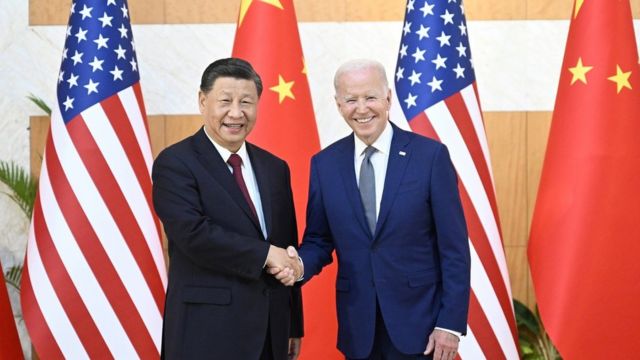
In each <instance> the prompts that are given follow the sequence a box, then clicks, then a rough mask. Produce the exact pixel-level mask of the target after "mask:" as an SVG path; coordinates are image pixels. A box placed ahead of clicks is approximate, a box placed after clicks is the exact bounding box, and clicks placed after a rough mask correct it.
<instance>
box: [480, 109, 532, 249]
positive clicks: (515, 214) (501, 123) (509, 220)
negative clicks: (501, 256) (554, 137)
mask: <svg viewBox="0 0 640 360" xmlns="http://www.w3.org/2000/svg"><path fill="white" fill-rule="evenodd" d="M484 116H485V127H486V131H487V140H488V143H489V151H490V152H491V163H492V167H493V176H494V181H495V187H496V197H497V202H498V211H499V213H500V220H501V225H502V236H503V242H504V245H505V246H515V245H520V246H522V245H526V234H527V217H526V216H527V207H526V204H527V188H526V175H527V157H526V155H527V154H526V139H527V133H526V131H527V126H526V114H525V113H522V112H519V113H511V112H486V113H485V114H484Z"/></svg>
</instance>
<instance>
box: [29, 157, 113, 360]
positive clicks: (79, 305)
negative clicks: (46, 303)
mask: <svg viewBox="0 0 640 360" xmlns="http://www.w3.org/2000/svg"><path fill="white" fill-rule="evenodd" d="M43 170H44V167H43ZM43 173H44V171H43ZM41 179H43V180H45V178H44V176H42V177H41ZM47 180H48V179H47ZM46 192H47V191H40V194H39V195H38V197H39V199H38V202H39V203H41V205H40V206H37V207H36V208H35V209H34V212H33V224H34V225H33V226H34V229H35V230H36V231H38V238H37V239H36V241H37V243H38V248H39V249H40V253H41V254H43V255H45V256H43V257H42V258H41V260H42V264H43V266H44V268H45V269H46V270H47V272H48V273H50V274H55V277H54V278H53V281H54V282H55V287H53V290H54V292H55V294H56V295H55V296H56V297H57V298H58V299H59V300H60V305H61V306H62V308H63V309H64V310H63V311H64V312H65V315H66V317H67V319H68V321H69V323H70V325H71V326H72V327H73V328H74V331H75V332H76V333H77V334H78V337H79V341H80V342H81V343H82V345H83V347H84V349H85V350H86V351H87V354H88V356H89V357H96V356H101V355H102V354H109V353H110V351H109V348H108V347H107V344H106V343H105V342H104V339H103V338H102V336H100V330H99V329H98V327H97V326H96V324H95V322H94V321H93V319H92V317H91V315H90V313H89V310H88V309H87V307H86V306H85V303H84V302H83V299H82V296H81V294H80V293H79V292H78V289H77V288H76V286H75V284H74V281H73V280H72V279H71V277H70V275H69V272H68V271H67V268H66V265H65V263H64V259H62V258H61V256H60V254H59V253H58V250H57V249H56V244H54V242H53V240H52V238H51V235H50V232H49V230H48V229H47V225H46V224H45V223H46V221H45V214H44V212H43V211H42V207H43V206H52V207H54V209H51V210H50V211H48V212H49V213H52V212H56V211H57V210H58V209H55V206H54V205H51V204H49V202H50V201H52V200H53V201H55V199H47V198H48V197H50V196H51V194H47V193H46ZM41 196H42V200H40V197H41ZM56 215H59V214H56ZM60 216H61V215H60ZM53 217H55V216H53ZM66 260H67V261H68V260H69V259H66ZM83 265H84V264H82V261H79V264H78V265H75V264H74V265H73V266H75V267H82V266H83ZM88 276H90V275H88ZM70 304H74V305H73V306H71V305H70ZM79 326H82V329H83V331H82V332H79V331H77V330H78V327H79Z"/></svg>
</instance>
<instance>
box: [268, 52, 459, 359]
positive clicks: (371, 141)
mask: <svg viewBox="0 0 640 360" xmlns="http://www.w3.org/2000/svg"><path fill="white" fill-rule="evenodd" d="M334 81H335V83H334V85H335V88H336V95H335V100H336V103H337V105H338V110H339V112H340V114H341V115H342V116H343V117H344V119H345V121H346V122H347V124H348V125H349V126H350V127H351V128H352V129H353V134H351V135H349V136H347V137H345V138H343V139H342V140H339V141H337V142H336V143H334V144H333V145H330V146H329V147H327V148H326V149H324V150H323V151H321V152H320V153H318V154H317V155H315V156H314V157H313V159H312V162H311V177H310V190H309V203H308V206H307V227H306V230H305V234H304V237H303V241H302V244H301V246H300V249H299V256H300V258H301V259H302V262H303V263H304V281H308V280H310V279H311V277H313V276H314V275H316V274H318V273H319V272H320V271H321V269H322V267H323V266H325V265H327V264H329V263H330V262H331V261H332V252H333V251H334V250H335V251H336V254H337V259H338V274H337V279H336V301H337V312H338V348H339V349H340V350H341V351H342V352H343V353H344V354H345V356H346V357H347V358H349V359H424V358H431V357H433V358H434V359H447V360H449V359H453V358H454V357H455V355H456V352H457V348H458V341H459V336H461V335H463V334H464V333H465V332H466V328H467V312H468V307H469V291H470V255H469V245H468V238H467V230H466V225H465V220H464V214H463V211H462V206H461V203H460V198H459V194H458V188H457V176H456V172H455V170H454V167H453V165H452V163H451V160H450V158H449V153H448V150H447V148H446V147H445V146H444V145H443V144H441V143H439V142H436V141H433V140H430V139H427V138H425V137H422V136H420V135H417V134H414V133H411V132H407V131H404V130H401V129H400V128H398V127H397V126H395V125H393V124H392V123H390V122H389V109H390V106H391V91H390V90H389V88H388V84H387V78H386V75H385V71H384V68H383V67H382V65H381V64H379V63H378V62H374V61H369V60H356V61H351V62H348V63H346V64H344V65H342V66H341V67H340V68H339V69H338V71H337V73H336V75H335V80H334ZM292 253H293V251H292ZM285 275H287V276H289V275H290V272H287V271H283V272H282V274H277V277H285ZM287 279H289V277H287Z"/></svg>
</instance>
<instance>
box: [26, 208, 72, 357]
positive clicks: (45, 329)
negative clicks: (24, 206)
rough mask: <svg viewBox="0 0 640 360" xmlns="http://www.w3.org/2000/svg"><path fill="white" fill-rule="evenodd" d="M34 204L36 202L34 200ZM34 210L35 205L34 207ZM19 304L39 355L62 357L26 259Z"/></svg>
mask: <svg viewBox="0 0 640 360" xmlns="http://www.w3.org/2000/svg"><path fill="white" fill-rule="evenodd" d="M36 206H39V205H38V202H37V201H36ZM34 210H35V207H34ZM35 245H36V244H35V243H29V246H35ZM20 288H21V289H22V290H21V291H20V305H21V306H22V317H23V318H24V322H25V325H26V326H27V330H28V331H29V337H30V338H31V342H32V343H33V346H34V347H35V348H36V349H37V350H38V351H39V352H40V354H41V355H45V354H46V356H47V358H50V359H64V356H63V355H62V351H61V350H60V347H59V346H58V342H56V340H55V338H54V337H53V334H52V333H51V329H49V326H48V324H47V321H46V320H45V318H44V316H43V315H42V310H41V309H40V305H39V304H38V301H36V299H35V293H34V291H33V286H32V285H31V278H30V274H29V267H28V266H27V261H25V264H24V272H23V274H22V280H21V281H20Z"/></svg>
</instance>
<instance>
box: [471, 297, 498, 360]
mask: <svg viewBox="0 0 640 360" xmlns="http://www.w3.org/2000/svg"><path fill="white" fill-rule="evenodd" d="M469 327H471V330H472V331H473V335H474V336H475V337H476V340H477V341H478V344H479V345H480V348H481V349H482V353H483V354H484V357H485V358H486V359H491V360H499V359H506V356H505V354H504V352H503V351H502V347H501V346H500V343H499V342H498V338H496V334H495V331H494V330H493V328H492V327H491V323H489V320H488V319H487V316H486V315H485V313H484V311H482V307H481V306H480V303H479V302H478V298H476V294H475V292H474V291H473V290H472V291H471V296H469Z"/></svg>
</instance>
